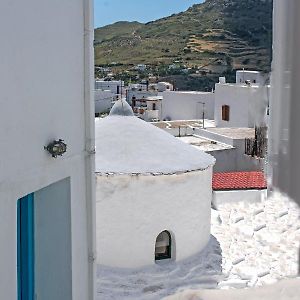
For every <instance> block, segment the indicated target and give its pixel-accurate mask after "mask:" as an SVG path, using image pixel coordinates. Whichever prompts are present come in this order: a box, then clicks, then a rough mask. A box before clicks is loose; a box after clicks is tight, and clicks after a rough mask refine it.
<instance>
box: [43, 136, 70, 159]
mask: <svg viewBox="0 0 300 300" xmlns="http://www.w3.org/2000/svg"><path fill="white" fill-rule="evenodd" d="M44 149H45V150H47V151H48V152H49V153H50V154H51V155H52V157H54V158H56V157H57V156H62V155H63V154H64V153H66V151H67V144H65V143H64V140H61V139H59V140H58V141H56V140H55V141H53V142H51V143H50V144H49V145H48V146H45V147H44Z"/></svg>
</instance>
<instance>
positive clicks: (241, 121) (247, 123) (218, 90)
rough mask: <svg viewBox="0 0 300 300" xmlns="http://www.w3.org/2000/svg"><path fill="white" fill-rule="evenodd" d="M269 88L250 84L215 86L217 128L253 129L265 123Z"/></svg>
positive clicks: (218, 84) (221, 84)
mask: <svg viewBox="0 0 300 300" xmlns="http://www.w3.org/2000/svg"><path fill="white" fill-rule="evenodd" d="M268 100H269V87H268V86H259V85H252V84H234V83H217V84H216V85H215V124H216V126H217V127H254V126H255V125H258V126H259V125H261V124H263V123H264V124H265V123H266V117H267V107H268Z"/></svg>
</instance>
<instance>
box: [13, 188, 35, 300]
mask: <svg viewBox="0 0 300 300" xmlns="http://www.w3.org/2000/svg"><path fill="white" fill-rule="evenodd" d="M17 235H18V243H17V248H18V249H17V253H18V259H17V271H18V272H17V273H18V300H34V195H33V194H30V195H27V196H25V197H23V198H21V199H19V200H18V204H17Z"/></svg>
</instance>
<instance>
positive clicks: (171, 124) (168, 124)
mask: <svg viewBox="0 0 300 300" xmlns="http://www.w3.org/2000/svg"><path fill="white" fill-rule="evenodd" d="M202 122H203V121H202V120H176V121H160V122H152V124H153V125H155V126H156V127H158V128H161V129H167V128H179V127H195V128H202V127H203V125H202ZM204 123H205V127H209V128H210V127H214V126H215V122H214V120H207V119H205V120H204Z"/></svg>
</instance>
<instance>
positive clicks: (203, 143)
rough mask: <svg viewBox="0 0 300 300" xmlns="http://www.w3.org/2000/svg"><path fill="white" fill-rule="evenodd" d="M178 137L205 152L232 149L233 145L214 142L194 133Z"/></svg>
mask: <svg viewBox="0 0 300 300" xmlns="http://www.w3.org/2000/svg"><path fill="white" fill-rule="evenodd" d="M178 139H180V140H181V141H182V142H184V143H187V144H190V145H191V146H193V147H195V148H197V149H199V150H202V151H205V152H210V151H217V150H227V149H233V147H232V146H230V145H227V144H223V143H219V142H215V141H212V140H209V139H206V138H202V137H198V136H194V135H191V136H183V137H178Z"/></svg>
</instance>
